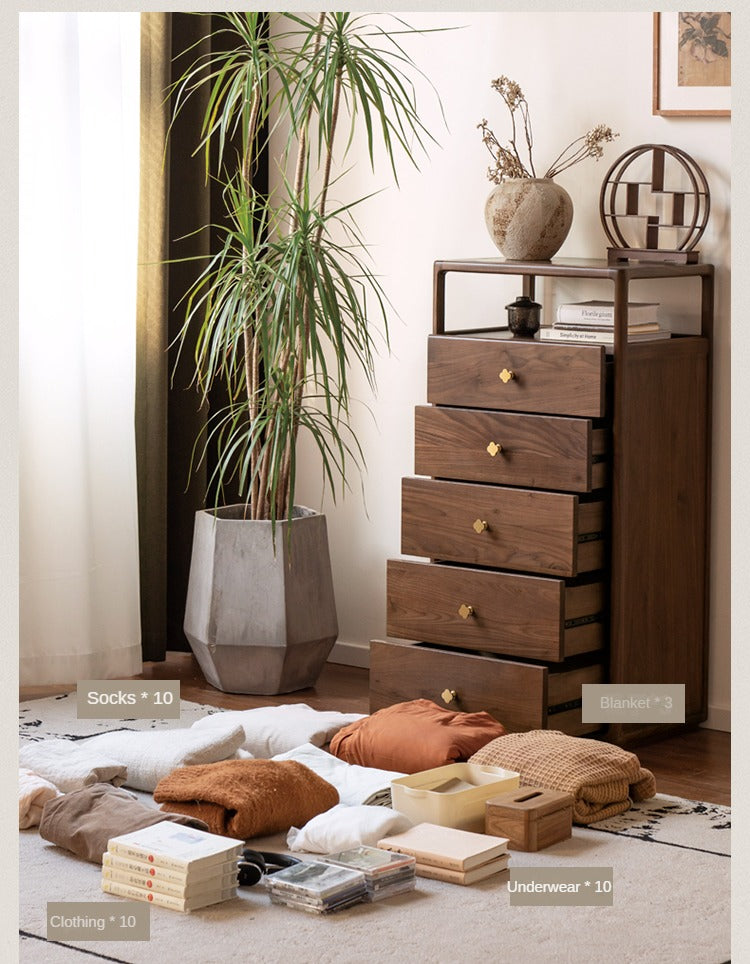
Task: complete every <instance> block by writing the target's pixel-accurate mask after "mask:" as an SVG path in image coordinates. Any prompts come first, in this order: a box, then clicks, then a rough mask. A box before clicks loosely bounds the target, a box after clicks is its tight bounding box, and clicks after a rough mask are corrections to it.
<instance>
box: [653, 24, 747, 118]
mask: <svg viewBox="0 0 750 964" xmlns="http://www.w3.org/2000/svg"><path fill="white" fill-rule="evenodd" d="M730 25H731V14H730V13H729V12H725V13H690V14H688V13H677V12H666V13H664V12H663V13H655V14H654V17H653V45H654V51H653V107H652V113H653V114H658V115H660V116H662V117H701V116H702V117H729V116H730V115H731V91H732V86H731V57H732V49H731V28H730Z"/></svg>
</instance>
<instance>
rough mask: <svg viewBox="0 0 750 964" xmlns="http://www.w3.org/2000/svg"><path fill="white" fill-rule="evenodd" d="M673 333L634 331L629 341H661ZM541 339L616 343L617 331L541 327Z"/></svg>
mask: <svg viewBox="0 0 750 964" xmlns="http://www.w3.org/2000/svg"><path fill="white" fill-rule="evenodd" d="M671 335H672V333H671V332H669V331H665V330H664V329H663V328H660V329H659V330H658V331H648V332H633V333H629V334H628V342H641V341H661V340H663V339H666V338H671ZM539 340H540V341H568V342H570V341H572V342H583V343H585V344H589V345H614V343H615V333H614V331H612V330H609V331H606V330H600V331H596V330H593V329H586V330H581V331H573V330H571V329H565V328H540V329H539Z"/></svg>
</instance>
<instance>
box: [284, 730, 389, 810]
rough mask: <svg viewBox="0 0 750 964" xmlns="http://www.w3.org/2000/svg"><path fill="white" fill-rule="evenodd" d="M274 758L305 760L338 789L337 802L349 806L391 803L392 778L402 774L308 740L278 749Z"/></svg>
mask: <svg viewBox="0 0 750 964" xmlns="http://www.w3.org/2000/svg"><path fill="white" fill-rule="evenodd" d="M273 759H274V760H297V761H298V762H299V763H304V765H305V766H306V767H309V768H310V769H311V770H312V771H313V772H314V773H317V774H318V776H321V777H323V779H324V780H327V781H328V782H329V783H331V784H333V786H334V787H336V789H337V790H338V792H339V800H340V802H341V803H343V804H346V805H347V806H349V807H356V806H360V805H368V806H383V807H390V805H391V780H395V779H396V778H397V777H402V776H404V774H403V773H396V772H395V771H392V770H377V769H375V767H361V766H358V765H357V764H356V763H347V762H346V761H345V760H339V759H338V757H335V756H333V755H332V754H330V753H327V752H326V751H325V750H321V749H319V748H318V747H316V746H313V745H312V744H311V743H304V744H303V745H302V746H298V747H295V748H294V749H293V750H289V751H287V752H286V753H277V754H276V756H275V757H274V758H273Z"/></svg>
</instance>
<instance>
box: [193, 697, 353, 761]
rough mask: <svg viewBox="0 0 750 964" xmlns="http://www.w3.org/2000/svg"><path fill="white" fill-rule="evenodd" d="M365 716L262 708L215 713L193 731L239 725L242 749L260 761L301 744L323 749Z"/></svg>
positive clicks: (293, 706) (299, 707) (301, 706)
mask: <svg viewBox="0 0 750 964" xmlns="http://www.w3.org/2000/svg"><path fill="white" fill-rule="evenodd" d="M363 716H364V714H363V713H336V712H327V711H326V712H324V711H323V710H314V709H313V708H312V707H311V706H308V705H307V704H306V703H287V704H284V705H283V706H260V707H258V708H257V709H254V710H227V711H225V712H219V713H212V714H211V715H210V716H204V717H203V719H200V720H196V722H195V723H193V727H192V728H193V729H198V730H203V729H211V728H213V727H215V726H220V727H221V726H227V725H229V724H230V723H231V724H233V725H236V724H240V726H242V728H243V729H244V731H245V742H244V743H243V744H242V747H243V749H245V750H248V751H249V752H250V753H252V755H253V756H254V757H257V758H258V759H259V760H269V759H270V758H271V757H272V756H273V755H274V754H276V753H285V752H286V751H287V750H292V749H294V747H297V746H300V745H301V744H302V743H312V744H313V745H314V746H324V745H325V744H326V743H329V742H330V741H331V738H332V737H333V736H335V735H336V733H338V731H339V730H340V729H341V728H342V727H344V726H348V725H349V724H350V723H354V722H355V721H356V720H361V719H362V717H363Z"/></svg>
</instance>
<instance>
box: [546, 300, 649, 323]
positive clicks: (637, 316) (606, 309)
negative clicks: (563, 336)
mask: <svg viewBox="0 0 750 964" xmlns="http://www.w3.org/2000/svg"><path fill="white" fill-rule="evenodd" d="M658 309H659V305H658V304H657V303H656V302H646V301H630V302H628V324H636V323H643V322H646V321H656V319H657V312H658ZM557 320H558V322H561V323H563V322H579V323H580V322H586V323H587V324H590V325H604V326H607V325H609V326H611V325H613V324H614V320H615V304H614V302H613V301H578V302H573V303H571V304H565V305H559V306H558V309H557Z"/></svg>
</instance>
